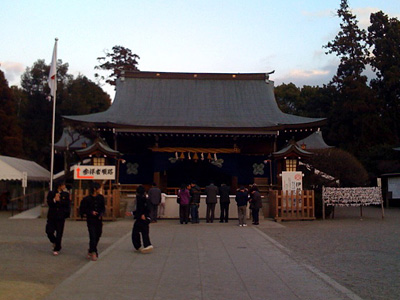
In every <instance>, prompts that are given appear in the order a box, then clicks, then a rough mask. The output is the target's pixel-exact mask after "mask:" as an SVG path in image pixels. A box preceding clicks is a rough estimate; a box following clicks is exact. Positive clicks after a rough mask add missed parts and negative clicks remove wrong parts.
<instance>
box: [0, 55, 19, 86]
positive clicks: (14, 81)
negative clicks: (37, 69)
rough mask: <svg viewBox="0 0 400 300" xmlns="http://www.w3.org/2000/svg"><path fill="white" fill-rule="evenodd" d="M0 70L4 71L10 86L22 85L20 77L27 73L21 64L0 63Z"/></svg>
mask: <svg viewBox="0 0 400 300" xmlns="http://www.w3.org/2000/svg"><path fill="white" fill-rule="evenodd" d="M0 68H1V69H2V70H3V71H4V75H5V76H6V79H7V80H8V82H9V85H18V84H19V83H20V77H21V75H22V73H23V72H24V71H25V66H24V65H23V64H22V63H19V62H10V61H5V62H0Z"/></svg>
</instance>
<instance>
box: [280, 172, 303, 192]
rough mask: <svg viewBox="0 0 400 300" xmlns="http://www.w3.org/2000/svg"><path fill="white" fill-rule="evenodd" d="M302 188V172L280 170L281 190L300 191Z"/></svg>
mask: <svg viewBox="0 0 400 300" xmlns="http://www.w3.org/2000/svg"><path fill="white" fill-rule="evenodd" d="M302 189H303V173H301V172H282V190H283V191H288V192H291V191H293V192H296V191H301V190H302Z"/></svg>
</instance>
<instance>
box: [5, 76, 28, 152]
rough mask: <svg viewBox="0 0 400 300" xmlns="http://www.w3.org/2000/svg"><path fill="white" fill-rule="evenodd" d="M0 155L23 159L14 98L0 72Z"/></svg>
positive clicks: (20, 131) (20, 132)
mask: <svg viewBox="0 0 400 300" xmlns="http://www.w3.org/2000/svg"><path fill="white" fill-rule="evenodd" d="M0 120H1V122H0V155H7V156H14V157H23V148H22V130H21V128H20V126H19V123H18V119H17V115H16V112H15V98H14V95H13V92H12V90H11V89H10V88H9V86H8V82H7V80H6V78H5V76H4V73H3V72H2V71H1V70H0Z"/></svg>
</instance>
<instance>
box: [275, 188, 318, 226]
mask: <svg viewBox="0 0 400 300" xmlns="http://www.w3.org/2000/svg"><path fill="white" fill-rule="evenodd" d="M269 203H270V205H271V206H272V207H271V209H272V211H273V213H274V219H275V221H285V220H314V219H315V205H314V191H312V190H311V191H308V190H303V191H298V192H296V193H293V192H288V191H285V192H283V191H270V193H269Z"/></svg>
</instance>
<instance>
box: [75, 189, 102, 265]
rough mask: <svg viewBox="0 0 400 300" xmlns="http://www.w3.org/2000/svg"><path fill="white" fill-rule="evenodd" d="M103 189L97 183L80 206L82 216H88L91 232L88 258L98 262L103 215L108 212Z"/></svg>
mask: <svg viewBox="0 0 400 300" xmlns="http://www.w3.org/2000/svg"><path fill="white" fill-rule="evenodd" d="M100 192H101V187H100V184H98V183H97V182H95V183H93V184H92V187H91V188H90V189H89V196H86V197H85V198H83V199H82V201H81V204H80V206H79V212H80V215H81V216H82V217H83V216H86V224H87V228H88V232H89V249H88V255H87V258H88V259H91V260H93V261H96V260H97V259H98V257H99V252H98V251H97V245H98V244H99V241H100V237H101V235H102V233H103V215H104V212H105V210H106V208H105V202H104V197H103V195H102V194H101V193H100Z"/></svg>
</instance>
